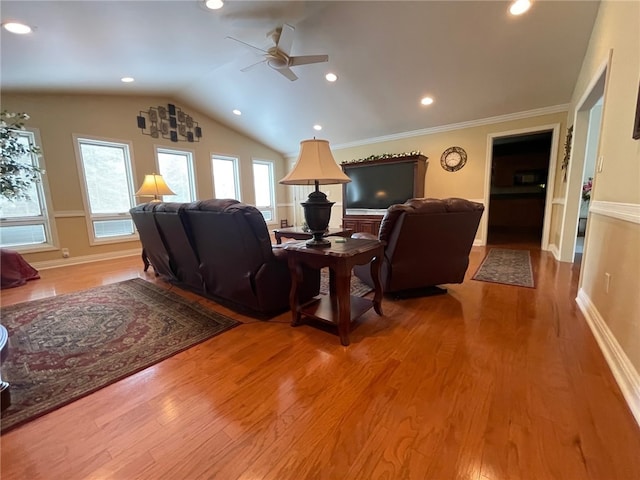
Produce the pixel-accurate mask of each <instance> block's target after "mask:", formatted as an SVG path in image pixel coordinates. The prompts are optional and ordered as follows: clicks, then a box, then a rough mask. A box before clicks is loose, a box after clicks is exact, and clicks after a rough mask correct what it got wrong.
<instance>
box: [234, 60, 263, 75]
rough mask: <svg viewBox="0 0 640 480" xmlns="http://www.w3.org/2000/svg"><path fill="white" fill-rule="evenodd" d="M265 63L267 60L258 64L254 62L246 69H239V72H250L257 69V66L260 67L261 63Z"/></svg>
mask: <svg viewBox="0 0 640 480" xmlns="http://www.w3.org/2000/svg"><path fill="white" fill-rule="evenodd" d="M266 61H267V59H264V60H260V61H259V62H256V63H252V64H251V65H249V66H248V67H244V68H241V69H240V71H241V72H246V71H248V70H251V69H252V68H253V67H257V66H258V65H260V64H261V63H264V62H266Z"/></svg>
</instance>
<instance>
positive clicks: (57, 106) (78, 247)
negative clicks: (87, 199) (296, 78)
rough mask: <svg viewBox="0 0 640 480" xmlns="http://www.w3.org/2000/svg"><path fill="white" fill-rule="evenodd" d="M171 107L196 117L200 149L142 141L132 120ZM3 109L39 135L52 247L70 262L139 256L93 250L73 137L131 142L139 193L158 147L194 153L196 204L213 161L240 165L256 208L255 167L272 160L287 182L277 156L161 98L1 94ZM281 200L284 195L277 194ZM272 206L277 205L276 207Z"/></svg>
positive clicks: (49, 255)
mask: <svg viewBox="0 0 640 480" xmlns="http://www.w3.org/2000/svg"><path fill="white" fill-rule="evenodd" d="M167 103H175V104H176V105H178V106H180V107H181V108H182V109H183V110H184V111H185V112H187V113H189V114H190V115H192V116H193V117H194V120H195V121H197V122H198V124H199V125H200V127H201V128H202V132H203V138H202V139H201V140H200V142H194V143H187V142H177V143H174V142H171V141H170V140H164V139H154V138H152V137H151V136H149V135H143V134H142V133H141V131H140V129H138V128H137V123H136V116H137V115H138V114H139V112H140V111H141V110H148V109H149V107H151V106H154V107H157V106H159V105H166V104H167ZM2 108H3V109H6V110H9V111H13V112H26V113H28V114H29V115H30V116H31V119H30V120H29V121H28V122H27V127H30V128H36V129H38V131H39V133H40V139H41V145H40V146H41V147H42V151H43V155H44V162H45V165H46V177H47V182H48V184H49V188H50V191H51V197H52V202H53V210H54V215H57V216H56V218H55V226H56V230H57V232H58V238H59V242H58V245H57V247H60V248H62V247H64V248H68V249H69V251H70V254H71V257H72V258H71V259H70V261H72V259H73V257H77V256H85V255H96V254H100V255H101V254H107V253H109V252H118V251H123V250H131V249H135V248H139V243H138V242H137V241H134V242H132V241H129V242H121V243H117V244H108V245H99V246H91V245H90V244H89V235H88V232H87V223H86V220H85V216H84V205H83V200H82V193H81V187H80V180H79V172H78V167H77V162H76V157H75V151H74V143H73V135H74V134H78V135H87V136H91V137H98V138H104V139H112V140H117V141H127V142H131V143H132V145H133V151H132V152H131V153H132V160H133V165H134V172H133V173H134V184H135V185H136V186H138V185H140V184H141V182H142V179H143V178H144V175H145V174H148V173H151V172H153V171H156V170H157V167H156V164H155V146H164V147H172V148H177V149H185V150H191V151H193V153H194V162H195V165H194V168H195V176H196V189H197V194H198V198H199V199H205V198H212V197H213V181H212V172H211V160H210V159H211V154H212V153H217V154H224V155H230V156H235V157H238V158H239V163H240V175H241V185H240V189H241V194H242V200H243V201H244V202H246V203H251V204H253V203H254V189H253V168H252V163H251V162H252V159H254V158H255V159H262V160H272V161H274V163H275V167H276V168H275V177H276V180H277V179H279V178H281V177H283V176H284V175H285V164H284V158H283V157H282V155H280V154H279V153H277V152H275V151H274V150H271V149H269V148H267V147H265V146H264V145H261V144H260V143H258V142H256V141H254V140H252V139H250V138H248V137H246V136H244V135H242V134H240V133H238V132H235V131H233V130H231V129H229V128H228V127H225V126H223V125H221V124H220V123H217V122H215V121H214V120H211V119H210V118H208V117H206V116H205V115H204V114H202V113H201V112H199V111H197V110H196V109H194V108H192V107H190V106H187V105H181V104H180V103H177V102H174V101H173V100H172V99H170V98H166V97H146V96H145V97H142V96H98V95H54V94H25V93H22V94H21V93H5V92H3V93H2ZM277 195H278V197H286V191H285V190H284V189H283V188H278V190H277ZM276 201H277V200H276ZM25 258H26V259H27V260H28V261H30V262H42V261H49V260H54V259H60V258H61V253H60V251H59V250H55V251H49V252H39V253H29V254H25Z"/></svg>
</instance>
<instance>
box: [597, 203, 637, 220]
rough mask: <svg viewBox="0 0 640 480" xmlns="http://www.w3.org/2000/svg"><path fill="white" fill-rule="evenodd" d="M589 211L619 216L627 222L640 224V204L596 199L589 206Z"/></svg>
mask: <svg viewBox="0 0 640 480" xmlns="http://www.w3.org/2000/svg"><path fill="white" fill-rule="evenodd" d="M589 213H596V214H598V215H604V216H607V217H612V218H617V219H618V220H624V221H626V222H631V223H637V224H640V204H638V203H618V202H605V201H599V200H595V201H593V202H591V205H590V206H589Z"/></svg>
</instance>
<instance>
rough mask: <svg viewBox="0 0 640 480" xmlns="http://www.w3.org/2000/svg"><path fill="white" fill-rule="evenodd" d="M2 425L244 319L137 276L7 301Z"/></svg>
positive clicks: (9, 425) (133, 370) (26, 418)
mask: <svg viewBox="0 0 640 480" xmlns="http://www.w3.org/2000/svg"><path fill="white" fill-rule="evenodd" d="M1 315H2V317H1V318H2V324H3V325H4V326H5V327H6V328H7V330H8V331H9V351H8V352H7V353H8V354H7V357H6V359H5V361H4V362H3V363H2V379H3V380H5V381H8V382H9V383H10V384H11V390H10V392H11V405H10V406H9V407H8V408H7V409H5V410H4V411H2V420H1V422H0V426H1V430H2V433H5V432H6V431H8V430H9V429H11V428H14V427H17V426H18V425H21V424H23V423H26V422H28V421H30V420H33V419H34V418H36V417H38V416H40V415H43V414H45V413H48V412H51V411H52V410H55V409H57V408H60V407H62V406H63V405H66V404H68V403H70V402H72V401H74V400H77V399H78V398H81V397H83V396H85V395H88V394H89V393H92V392H95V391H96V390H99V389H100V388H103V387H105V386H107V385H109V384H111V383H113V382H115V381H117V380H120V379H122V378H125V377H127V376H129V375H132V374H133V373H136V372H138V371H140V370H142V369H144V368H147V367H149V366H151V365H153V364H155V363H157V362H159V361H161V360H164V359H166V358H168V357H170V356H172V355H175V354H176V353H178V352H181V351H183V350H186V349H187V348H189V347H192V346H193V345H196V344H197V343H200V342H203V341H204V340H207V339H209V338H211V337H213V336H215V335H218V334H219V333H222V332H224V331H225V330H228V329H230V328H233V327H235V326H237V325H240V322H237V321H236V320H233V319H231V318H228V317H225V316H224V315H221V314H219V313H217V312H215V311H213V310H209V309H206V308H204V307H202V306H200V305H198V304H196V303H193V302H190V301H189V300H186V299H184V298H183V297H181V296H179V295H177V294H175V293H172V292H169V291H167V290H164V289H162V288H160V287H157V286H155V285H153V284H151V283H149V282H146V281H144V280H142V279H139V278H136V279H133V280H127V281H124V282H120V283H114V284H111V285H104V286H101V287H97V288H93V289H90V290H85V291H81V292H76V293H71V294H68V295H60V296H57V297H50V298H45V299H41V300H35V301H32V302H26V303H21V304H17V305H11V306H8V307H4V308H2V310H1Z"/></svg>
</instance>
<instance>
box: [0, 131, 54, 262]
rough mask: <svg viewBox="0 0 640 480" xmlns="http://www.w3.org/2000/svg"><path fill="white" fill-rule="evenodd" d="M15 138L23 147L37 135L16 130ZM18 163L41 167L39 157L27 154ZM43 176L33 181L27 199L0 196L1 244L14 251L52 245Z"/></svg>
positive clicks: (30, 143) (34, 140)
mask: <svg viewBox="0 0 640 480" xmlns="http://www.w3.org/2000/svg"><path fill="white" fill-rule="evenodd" d="M18 141H19V142H20V143H22V144H23V145H25V146H27V147H28V146H29V145H36V144H38V143H39V142H36V134H35V133H34V132H32V131H29V130H22V131H20V132H18ZM20 162H23V163H30V164H32V165H36V166H39V167H41V168H44V165H43V164H42V163H41V162H39V159H38V156H37V155H34V154H26V155H24V157H23V158H21V159H20ZM45 181H46V177H45V176H42V177H41V181H40V182H35V183H32V184H31V186H30V188H29V190H28V191H27V192H26V193H27V195H28V196H29V198H28V199H20V200H14V201H11V200H9V199H6V198H4V197H2V196H0V218H1V219H2V223H1V225H0V246H2V247H12V248H15V249H17V250H22V251H24V250H35V249H38V247H43V246H47V247H51V246H52V245H53V239H52V232H51V228H50V223H49V217H48V215H47V201H46V196H45V189H44V182H45Z"/></svg>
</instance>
